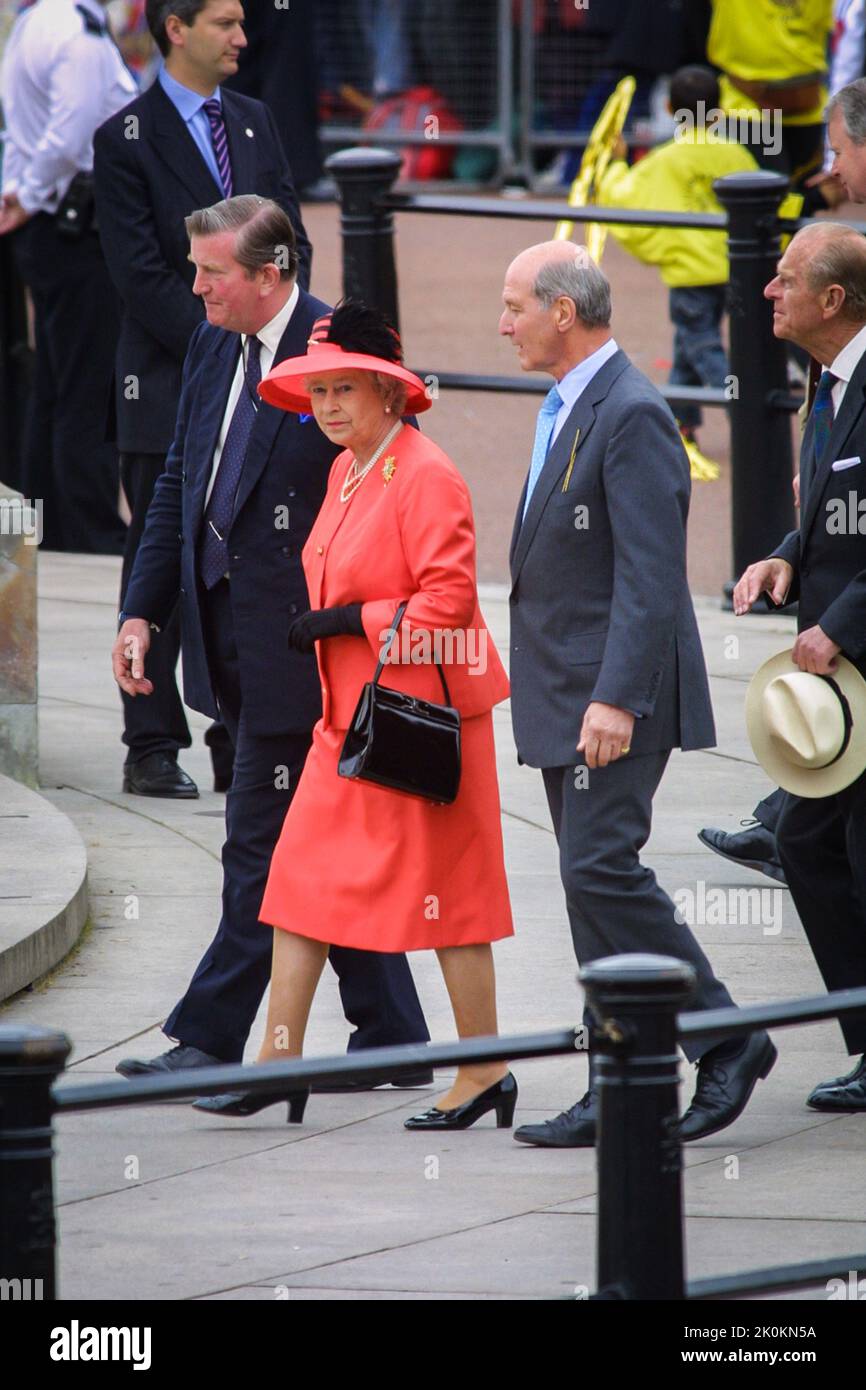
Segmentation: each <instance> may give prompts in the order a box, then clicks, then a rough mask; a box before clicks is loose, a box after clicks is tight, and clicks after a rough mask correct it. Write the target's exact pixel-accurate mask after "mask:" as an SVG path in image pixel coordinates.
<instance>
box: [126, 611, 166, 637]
mask: <svg viewBox="0 0 866 1390" xmlns="http://www.w3.org/2000/svg"><path fill="white" fill-rule="evenodd" d="M138 617H140V614H138V613H126V612H124V610H123V609H122V608H121V610H120V612H119V613H118V615H117V621H118V623H119V624H120V626H121V627H123V624H124V623H125V622H126V620H127V619H128V618H138ZM141 621H142V622H143V623H147V625H148V627H149V628H150V629H151V631H152V632H161V631H162V628H160V627H157V625H156V623H152V622H150V621H149V620H148V619H147V618H141Z"/></svg>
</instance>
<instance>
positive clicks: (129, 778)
mask: <svg viewBox="0 0 866 1390" xmlns="http://www.w3.org/2000/svg"><path fill="white" fill-rule="evenodd" d="M123 790H124V791H125V792H132V794H133V795H134V796H172V797H176V798H185V799H189V800H192V799H193V798H194V797H197V796H198V787H197V786H196V784H195V782H194V781H193V780H192V778H191V777H188V776H187V774H186V773H185V772H184V770H183V768H182V767H178V765H177V759H176V758H172V757H171V755H170V754H169V753H150V754H148V756H147V757H146V758H140V759H139V761H138V762H137V763H125V764H124V768H123Z"/></svg>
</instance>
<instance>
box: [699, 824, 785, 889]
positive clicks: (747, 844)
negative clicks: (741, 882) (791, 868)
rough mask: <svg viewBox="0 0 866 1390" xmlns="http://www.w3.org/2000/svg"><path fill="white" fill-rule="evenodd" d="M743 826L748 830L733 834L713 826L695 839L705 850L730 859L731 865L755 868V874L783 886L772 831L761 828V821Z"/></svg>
mask: <svg viewBox="0 0 866 1390" xmlns="http://www.w3.org/2000/svg"><path fill="white" fill-rule="evenodd" d="M745 824H747V825H748V827H749V828H748V829H747V830H741V831H740V832H739V833H738V834H736V835H729V834H728V832H727V831H726V830H714V829H713V828H712V827H709V828H707V829H706V830H699V831H698V839H699V840H700V842H701V844H702V845H706V847H707V849H711V850H715V852H716V854H720V855H721V856H722V858H723V859H730V861H731V863H732V864H741V865H742V866H743V868H744V869H757V870H758V873H761V874H767V876H768V877H769V878H774V879H775V880H776V882H777V883H785V870H784V869H783V868H782V865H781V864H780V863H779V851H778V850H777V849H776V837H775V835H774V834H773V832H772V830H768V829H767V827H766V826H765V825H761V822H760V821H752V822H751V823H749V822H745Z"/></svg>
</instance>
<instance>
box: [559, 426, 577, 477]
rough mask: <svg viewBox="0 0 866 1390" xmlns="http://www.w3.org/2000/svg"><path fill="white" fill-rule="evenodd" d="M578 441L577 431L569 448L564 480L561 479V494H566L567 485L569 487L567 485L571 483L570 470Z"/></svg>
mask: <svg viewBox="0 0 866 1390" xmlns="http://www.w3.org/2000/svg"><path fill="white" fill-rule="evenodd" d="M579 439H580V430H578V431H577V434H576V435H575V436H574V443H573V444H572V446H571V458H570V459H569V460H568V468H567V469H566V470H565V478H564V479H563V482H562V491H563V492H567V491H568V485H569V483H570V482H571V470H572V468H573V467H574V456H575V454H576V453H577V445H578V440H579Z"/></svg>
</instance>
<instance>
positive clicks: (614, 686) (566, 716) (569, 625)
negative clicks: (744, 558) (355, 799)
mask: <svg viewBox="0 0 866 1390" xmlns="http://www.w3.org/2000/svg"><path fill="white" fill-rule="evenodd" d="M575 438H576V439H577V447H576V448H574V461H573V465H572V470H571V476H570V479H569V482H568V487H567V490H566V491H565V492H563V491H562V488H563V484H564V483H565V477H566V473H567V470H568V466H569V460H570V458H571V455H572V449H573V446H574V442H575ZM689 494H690V482H689V464H688V459H687V458H686V455H685V451H684V449H683V447H682V441H681V439H680V436H679V432H678V430H677V427H676V422H675V421H674V418H673V416H672V414H671V412H670V410H669V408H668V406H667V405H666V404H665V402H664V401H663V399H662V397H661V396H660V395H659V393H658V392H657V391H656V389H655V387H654V386H652V384H651V383H650V382H649V381H647V379H646V377H645V376H644V375H643V374H642V373H641V372H639V371H638V370H637V369H636V368H635V367H633V366H632V364H631V363H630V362H629V360H628V358H627V357H626V355H625V353H624V352H621V351H619V352H616V353H615V354H614V356H613V357H611V358H609V359H608V361H607V362H606V363H605V364H604V366H603V367H602V368H601V370H600V371H599V372H598V373H597V374H596V375H595V376H594V377H593V379H592V381H591V382H590V384H589V385H588V386H587V388H586V389H585V390H584V392H583V393H582V395H581V396H580V398H579V399H578V401H577V402H576V404H575V406H574V409H573V410H572V412H571V414H570V415H569V417H568V419H567V420H566V423H565V425H564V426H563V428H562V429H561V431H560V432H559V434H558V435H557V438H556V440H555V442H554V444H553V446H552V447H551V449H550V452H549V454H548V456H547V460H546V462H545V464H544V467H543V469H542V471H541V473H540V475H539V478H538V482H537V483H536V486H535V490H534V491H533V494H532V498H531V501H530V504H529V510H528V512H527V514H526V520H525V521H523V522H522V524H521V517H522V515H523V502H524V496H525V489H524V492H523V494H522V495H521V498H520V505H519V507H518V513H517V520H516V522H515V527H514V537H513V540H512V546H511V575H512V583H513V587H512V591H511V711H512V719H513V723H514V734H515V739H516V742H517V749H518V753H519V755H520V758H521V760H522V761H523V762H526V763H529V764H530V765H531V766H533V767H565V766H567V765H568V764H569V763H575V764H576V763H577V762H578V761H579V760H580V754H578V753H577V752H576V751H575V745H576V743H577V741H578V737H579V734H580V727H581V723H582V721H583V716H584V713H585V711H586V707H587V705H588V704H589V703H590V702H591V701H592V700H600V701H603V702H604V703H605V704H609V705H618V706H619V707H621V708H623V709H629V710H631V711H632V712H633V713H634V714H636V715H639V716H641V717H640V718H638V719H636V720H635V726H634V734H633V737H632V748H633V749H634V752H635V753H649V752H656V751H660V750H662V749H666V748H675V747H678V746H679V747H682V748H706V747H710V746H712V745H713V744H714V743H715V730H714V727H713V716H712V707H711V705H710V697H709V689H708V684H707V674H706V668H705V665H704V658H703V652H702V649H701V642H700V635H699V633H698V626H697V622H696V619H695V613H694V608H693V607H692V600H691V596H690V594H689V590H688V584H687V581H686V519H687V516H688V507H689Z"/></svg>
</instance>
